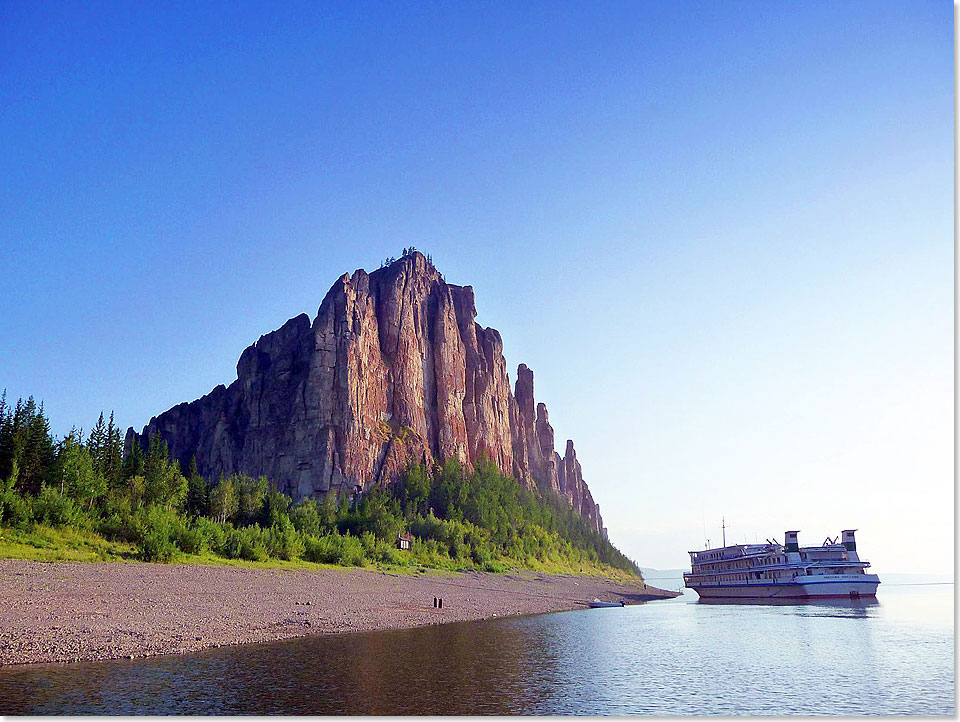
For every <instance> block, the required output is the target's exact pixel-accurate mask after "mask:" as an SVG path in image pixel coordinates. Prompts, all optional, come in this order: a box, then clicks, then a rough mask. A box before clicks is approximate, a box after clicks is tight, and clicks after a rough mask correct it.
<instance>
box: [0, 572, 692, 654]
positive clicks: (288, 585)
mask: <svg viewBox="0 0 960 722" xmlns="http://www.w3.org/2000/svg"><path fill="white" fill-rule="evenodd" d="M675 595H676V593H674V592H665V591H663V590H661V589H656V588H654V587H648V586H646V585H644V584H643V583H642V582H639V581H638V582H627V583H621V582H617V581H614V580H608V579H601V578H597V577H586V576H568V575H545V574H536V573H533V572H523V573H514V574H484V573H479V572H461V573H455V574H452V573H436V572H426V573H421V574H392V573H387V572H378V571H369V570H358V569H343V570H340V569H318V570H300V569H296V570H285V569H249V568H239V567H218V566H191V565H184V564H145V563H133V562H109V563H96V564H92V563H82V562H54V563H42V562H33V561H26V560H19V559H3V560H0V665H12V664H28V663H37V662H73V661H86V660H101V659H118V658H135V657H147V656H154V655H159V654H182V653H185V652H193V651H197V650H200V649H204V648H207V647H219V646H223V645H228V644H244V643H249V642H263V641H268V640H278V639H290V638H293V637H303V636H307V635H313V634H329V633H340V632H354V631H367V630H379V629H397V628H402V627H415V626H421V625H426V624H440V623H444V622H456V621H467V620H475V619H486V618H490V617H500V616H507V615H517V614H535V613H542V612H552V611H560V610H566V609H576V608H582V607H584V606H585V605H586V603H587V602H588V601H590V600H592V599H594V598H599V599H602V600H605V601H620V600H623V601H625V602H626V603H627V604H631V603H638V602H644V601H649V600H652V599H662V598H668V597H672V596H675ZM434 597H437V598H441V599H443V607H442V608H440V609H438V608H435V607H434V606H433V604H434V602H433V600H434Z"/></svg>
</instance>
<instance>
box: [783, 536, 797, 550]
mask: <svg viewBox="0 0 960 722" xmlns="http://www.w3.org/2000/svg"><path fill="white" fill-rule="evenodd" d="M799 533H800V532H799V531H785V532H784V533H783V551H785V552H798V551H800V545H799V544H798V543H797V534H799Z"/></svg>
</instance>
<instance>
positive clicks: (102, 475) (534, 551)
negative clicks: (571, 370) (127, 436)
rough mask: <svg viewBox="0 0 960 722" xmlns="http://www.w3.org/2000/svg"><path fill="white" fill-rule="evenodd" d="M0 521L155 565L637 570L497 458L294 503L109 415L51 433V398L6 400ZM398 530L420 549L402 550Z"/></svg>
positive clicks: (1, 416)
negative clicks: (93, 537)
mask: <svg viewBox="0 0 960 722" xmlns="http://www.w3.org/2000/svg"><path fill="white" fill-rule="evenodd" d="M0 480H2V484H0V523H2V524H3V525H4V526H7V527H13V528H17V529H21V530H24V529H30V528H32V527H34V526H36V525H47V526H53V527H69V528H75V529H81V530H85V531H87V532H90V533H93V534H97V535H99V536H102V537H104V538H105V539H108V540H112V541H125V542H130V543H132V544H133V545H135V548H136V550H137V551H136V554H137V556H138V557H139V558H140V559H143V560H147V561H171V560H173V559H176V558H178V557H179V556H181V555H183V554H199V555H213V556H220V557H225V558H237V559H248V560H252V561H265V560H267V559H271V558H276V559H287V560H296V559H305V560H307V561H312V562H321V563H335V564H343V565H364V564H369V563H378V564H387V565H411V564H416V565H422V566H430V567H437V568H448V569H462V568H472V569H481V570H485V571H505V570H507V569H509V568H514V567H521V568H534V569H547V570H554V571H580V570H584V569H587V568H589V569H595V568H598V567H602V566H604V565H606V566H609V567H614V568H616V569H619V570H622V571H625V572H627V573H630V574H639V570H638V569H637V567H636V565H635V564H634V563H633V562H632V561H631V560H629V559H628V558H627V557H625V556H624V555H623V554H622V553H621V552H620V551H619V550H617V549H616V548H615V547H614V546H613V545H611V544H610V543H609V542H608V541H607V540H606V539H604V538H602V536H601V535H600V534H598V533H597V531H596V529H594V528H593V527H592V526H591V525H590V524H589V523H588V522H587V521H586V520H584V519H583V518H582V517H581V516H580V515H579V514H578V513H577V512H576V511H575V510H574V509H573V507H572V506H571V505H570V504H569V503H568V502H567V500H566V499H564V498H562V497H559V496H554V495H550V494H541V493H539V492H536V491H532V490H530V489H527V488H526V487H524V486H522V485H521V484H520V483H519V482H518V481H517V480H516V479H515V478H514V477H512V476H507V475H504V474H501V473H500V471H499V470H498V469H497V467H496V466H495V465H494V464H493V463H491V462H489V461H486V460H484V461H481V462H480V463H478V464H476V466H475V467H474V468H473V469H465V468H464V467H462V466H461V465H460V464H459V463H457V462H456V461H455V460H449V461H447V462H446V463H444V464H442V465H437V466H435V467H434V468H432V469H428V468H426V467H424V466H417V465H414V466H411V467H410V468H409V469H408V470H407V471H406V473H405V474H404V475H403V477H402V478H401V479H400V480H398V481H396V482H394V483H392V484H390V485H387V486H382V487H374V488H373V489H371V490H370V491H368V492H367V493H364V494H362V495H360V496H359V497H356V498H351V497H349V496H347V495H345V494H344V495H340V496H337V495H336V494H335V493H330V494H328V495H327V496H326V497H325V498H323V499H304V500H301V501H299V502H297V503H294V501H293V499H292V498H291V497H290V496H288V495H286V494H284V493H282V492H281V491H279V490H278V489H277V488H276V487H275V486H274V485H272V484H271V483H270V481H269V480H268V479H267V478H266V477H262V476H261V477H259V478H254V477H251V476H249V475H246V474H232V475H229V476H224V475H221V476H220V478H218V479H216V480H215V481H214V480H209V479H206V478H204V477H203V476H201V475H200V474H199V473H198V472H197V465H196V461H195V459H194V460H191V462H190V464H189V465H188V467H187V469H186V471H185V472H183V471H182V470H181V469H180V466H179V463H178V462H177V461H176V460H172V459H170V457H169V452H168V448H167V445H166V443H165V442H164V441H163V440H162V439H161V438H160V436H159V435H158V434H155V435H153V436H152V437H151V438H150V441H149V445H148V447H147V448H146V449H144V448H142V447H141V445H140V443H139V441H134V443H132V444H131V445H130V448H129V449H128V450H127V453H126V454H125V453H124V449H123V440H122V437H121V434H120V430H119V428H118V427H117V426H116V424H115V422H114V418H113V414H112V413H111V414H110V416H109V417H107V418H104V415H103V414H100V416H99V418H98V419H97V422H96V424H94V426H93V428H92V430H91V431H90V433H89V434H88V435H86V436H84V433H83V430H82V429H81V430H77V429H76V428H73V429H71V431H70V432H69V433H68V434H66V435H65V436H64V437H63V438H62V439H59V440H57V439H55V438H54V437H53V435H52V434H51V432H50V424H49V420H48V419H47V417H46V414H45V412H44V409H43V404H42V403H41V404H37V403H36V402H35V400H34V399H33V398H32V397H31V398H28V399H27V400H26V401H24V400H23V399H19V400H18V401H17V403H16V404H15V405H13V406H11V405H9V404H8V403H7V400H6V395H5V394H4V395H3V396H2V397H0ZM401 533H409V534H412V535H413V541H412V546H411V549H410V550H405V551H401V550H399V549H398V548H397V538H398V535H399V534H401Z"/></svg>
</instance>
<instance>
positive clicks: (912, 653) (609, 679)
mask: <svg viewBox="0 0 960 722" xmlns="http://www.w3.org/2000/svg"><path fill="white" fill-rule="evenodd" d="M695 599H696V598H695V597H682V598H680V599H677V600H672V601H661V602H652V603H648V604H645V605H640V606H634V607H627V608H624V609H595V610H584V611H577V612H562V613H558V614H547V615H540V616H534V617H523V618H513V619H501V620H491V621H486V622H470V623H464V624H450V625H444V626H435V627H427V628H421V629H411V630H403V631H395V632H372V633H363V634H350V635H341V636H331V637H320V638H313V639H301V640H294V641H288V642H276V643H269V644H261V645H246V646H243V647H234V648H229V649H214V650H209V651H206V652H201V653H197V654H191V655H185V656H171V657H161V658H154V659H147V660H133V661H130V660H122V661H114V662H98V663H83V664H70V665H39V666H32V667H20V668H7V669H0V712H2V713H7V714H109V713H117V714H128V715H133V714H191V713H192V714H244V713H248V714H272V713H274V714H275V713H283V714H307V715H309V714H391V715H394V714H448V715H449V714H614V715H621V714H657V715H665V714H727V715H729V714H846V715H858V714H924V715H941V714H942V715H952V714H953V713H954V660H953V650H954V640H953V632H954V627H953V586H952V585H924V586H895V585H885V586H881V596H880V600H879V602H877V603H875V604H868V603H838V604H829V605H828V604H806V605H789V606H787V605H784V606H770V605H760V604H749V605H716V604H703V603H697V602H696V601H695Z"/></svg>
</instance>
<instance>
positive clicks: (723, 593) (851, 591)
mask: <svg viewBox="0 0 960 722" xmlns="http://www.w3.org/2000/svg"><path fill="white" fill-rule="evenodd" d="M879 584H880V582H879V580H876V581H872V580H871V581H868V580H863V581H859V580H858V581H823V582H808V583H806V584H795V583H790V584H743V585H716V586H714V585H707V586H694V587H692V588H693V590H694V591H696V593H697V594H699V595H700V598H701V599H840V598H844V599H849V598H850V597H853V598H857V597H875V596H877V586H878V585H879Z"/></svg>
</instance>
